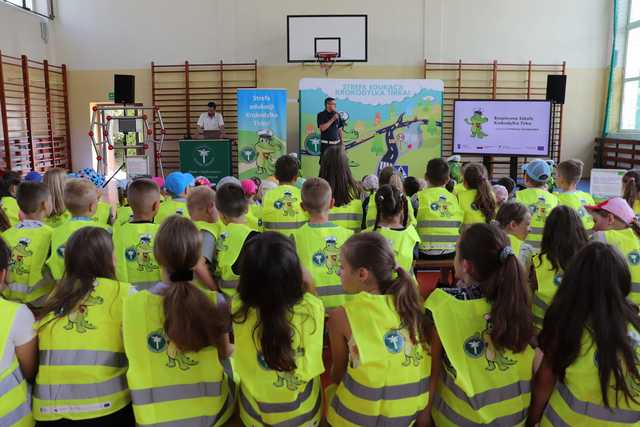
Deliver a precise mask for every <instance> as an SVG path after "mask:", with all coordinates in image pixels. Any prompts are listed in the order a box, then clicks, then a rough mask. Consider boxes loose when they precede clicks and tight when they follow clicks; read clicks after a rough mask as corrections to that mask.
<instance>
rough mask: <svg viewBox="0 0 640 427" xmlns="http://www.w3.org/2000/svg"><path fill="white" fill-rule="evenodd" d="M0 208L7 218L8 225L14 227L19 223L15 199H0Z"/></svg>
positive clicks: (7, 197)
mask: <svg viewBox="0 0 640 427" xmlns="http://www.w3.org/2000/svg"><path fill="white" fill-rule="evenodd" d="M0 207H1V208H2V210H4V213H5V214H6V215H7V218H9V223H11V226H14V225H16V224H17V223H18V221H20V207H18V202H17V201H16V199H15V198H13V197H9V196H5V197H2V198H0Z"/></svg>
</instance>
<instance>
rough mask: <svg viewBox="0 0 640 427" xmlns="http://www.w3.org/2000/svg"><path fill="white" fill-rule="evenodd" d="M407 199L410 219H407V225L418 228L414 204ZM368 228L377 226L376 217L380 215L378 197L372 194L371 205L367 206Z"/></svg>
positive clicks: (370, 197)
mask: <svg viewBox="0 0 640 427" xmlns="http://www.w3.org/2000/svg"><path fill="white" fill-rule="evenodd" d="M406 199H407V212H408V216H409V218H408V219H407V225H413V226H414V227H416V226H417V225H418V221H417V219H416V215H415V213H414V212H413V204H411V199H409V198H408V197H407V198H406ZM366 214H367V224H366V225H367V227H373V226H374V225H375V224H376V216H377V215H378V207H377V206H376V195H375V194H372V195H371V196H369V203H368V204H367V213H366Z"/></svg>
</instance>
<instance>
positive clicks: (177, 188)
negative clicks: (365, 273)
mask: <svg viewBox="0 0 640 427" xmlns="http://www.w3.org/2000/svg"><path fill="white" fill-rule="evenodd" d="M194 181H195V179H194V178H193V175H191V174H190V173H182V172H171V173H170V174H169V175H167V177H166V178H165V179H164V188H166V189H167V191H168V192H169V193H170V194H171V195H172V196H179V195H180V194H182V193H185V192H186V191H187V187H190V186H192V185H193V182H194Z"/></svg>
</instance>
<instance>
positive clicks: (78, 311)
mask: <svg viewBox="0 0 640 427" xmlns="http://www.w3.org/2000/svg"><path fill="white" fill-rule="evenodd" d="M103 302H104V300H103V299H102V297H100V296H97V297H94V296H93V295H91V294H89V295H87V296H86V297H85V298H84V299H83V300H82V301H81V302H80V304H78V306H77V307H76V308H74V309H73V310H72V311H71V312H70V313H69V315H68V316H67V324H66V325H65V326H64V327H63V328H64V329H65V330H67V331H72V330H73V329H74V328H75V330H76V332H78V333H79V334H84V333H85V332H87V330H88V329H98V328H97V327H96V326H95V325H94V324H92V323H90V322H89V321H88V320H87V317H88V316H89V307H91V306H94V305H101V304H102V303H103Z"/></svg>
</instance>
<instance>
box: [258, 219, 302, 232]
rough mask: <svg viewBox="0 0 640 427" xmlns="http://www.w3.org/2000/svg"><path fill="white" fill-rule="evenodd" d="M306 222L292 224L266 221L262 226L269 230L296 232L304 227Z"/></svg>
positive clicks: (293, 222)
mask: <svg viewBox="0 0 640 427" xmlns="http://www.w3.org/2000/svg"><path fill="white" fill-rule="evenodd" d="M304 223H305V221H292V222H285V221H283V222H271V221H264V222H263V223H262V226H263V227H264V228H265V229H268V230H295V229H296V228H300V227H302V226H303V225H304Z"/></svg>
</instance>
